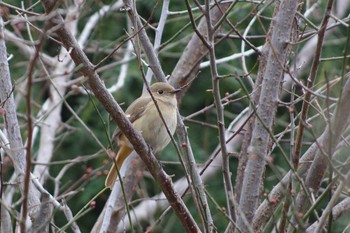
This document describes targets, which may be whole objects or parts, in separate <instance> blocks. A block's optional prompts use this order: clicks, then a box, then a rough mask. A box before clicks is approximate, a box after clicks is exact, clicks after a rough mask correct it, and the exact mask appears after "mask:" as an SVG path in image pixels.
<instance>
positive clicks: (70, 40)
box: [42, 0, 200, 232]
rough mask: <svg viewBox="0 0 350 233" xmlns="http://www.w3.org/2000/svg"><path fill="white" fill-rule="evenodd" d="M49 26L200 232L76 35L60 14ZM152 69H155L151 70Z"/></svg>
mask: <svg viewBox="0 0 350 233" xmlns="http://www.w3.org/2000/svg"><path fill="white" fill-rule="evenodd" d="M42 4H43V6H44V8H45V11H46V13H50V12H51V10H52V9H53V4H52V2H51V1H49V0H43V1H42ZM51 23H52V27H55V26H57V30H56V33H57V35H59V38H60V40H61V42H62V44H63V45H64V47H65V48H66V49H67V50H68V51H71V53H70V56H71V58H72V60H73V61H74V63H75V64H76V66H79V65H82V68H81V69H80V70H79V71H80V72H81V73H82V74H83V75H84V76H86V77H87V78H88V83H89V85H90V87H91V90H92V91H93V93H94V94H95V96H96V98H97V99H98V100H99V101H100V102H101V103H102V105H103V106H104V108H105V109H106V110H107V111H108V112H109V114H110V115H111V117H112V119H113V120H114V121H115V122H116V123H117V124H118V126H119V128H120V129H121V131H122V132H123V133H124V134H125V135H126V137H127V138H128V139H129V141H130V142H131V144H132V145H133V147H134V150H135V151H136V152H137V153H138V154H139V155H140V157H141V158H142V160H143V161H144V162H145V164H146V166H147V167H148V168H149V170H150V172H151V174H152V175H153V176H154V177H155V179H156V180H157V181H158V182H159V184H160V186H161V188H162V190H163V192H164V194H165V195H166V196H167V199H168V201H169V203H170V205H171V206H172V207H173V209H174V211H175V213H176V214H177V216H178V218H179V219H180V221H181V223H182V225H183V227H184V229H185V230H186V231H187V232H200V230H199V228H198V226H197V224H196V223H195V221H194V219H193V218H192V216H191V214H190V212H189V211H188V209H187V207H186V206H185V204H184V202H183V201H182V199H181V198H180V196H179V195H178V194H177V193H176V192H175V191H174V188H173V183H172V181H171V178H170V177H169V176H168V175H167V174H166V173H165V172H164V171H163V170H162V168H161V167H160V164H159V163H158V161H157V160H156V158H155V157H154V155H153V153H152V151H151V150H150V148H149V147H148V146H147V144H146V142H145V141H144V139H143V138H142V136H141V134H140V133H138V132H137V131H136V130H134V129H133V127H132V125H131V123H130V121H129V120H128V119H127V118H126V117H125V114H124V113H123V111H122V109H121V108H120V106H119V105H118V103H117V102H116V101H115V100H114V98H113V96H112V95H111V94H110V93H109V92H108V91H107V90H106V88H105V86H104V84H103V83H102V81H101V79H100V78H99V76H98V74H97V73H96V71H95V67H94V65H93V64H92V63H91V62H90V61H89V59H88V58H87V56H86V55H85V53H84V52H83V51H82V50H81V48H80V46H79V45H78V43H77V41H76V39H75V38H74V37H73V36H72V35H71V33H70V32H69V31H68V30H67V29H66V28H65V26H64V21H63V19H62V17H61V16H60V15H56V16H55V17H53V18H52V20H51ZM153 72H154V70H153Z"/></svg>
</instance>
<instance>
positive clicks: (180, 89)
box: [171, 88, 182, 94]
mask: <svg viewBox="0 0 350 233" xmlns="http://www.w3.org/2000/svg"><path fill="white" fill-rule="evenodd" d="M180 91H182V88H177V89H175V90H173V91H172V92H171V93H173V94H176V93H178V92H180Z"/></svg>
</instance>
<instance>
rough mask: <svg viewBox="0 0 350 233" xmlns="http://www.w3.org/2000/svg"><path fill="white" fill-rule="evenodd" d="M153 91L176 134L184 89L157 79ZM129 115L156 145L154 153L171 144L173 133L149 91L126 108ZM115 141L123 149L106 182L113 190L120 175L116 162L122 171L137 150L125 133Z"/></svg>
mask: <svg viewBox="0 0 350 233" xmlns="http://www.w3.org/2000/svg"><path fill="white" fill-rule="evenodd" d="M150 91H151V93H152V96H153V97H154V99H155V101H156V103H157V105H158V107H159V109H160V112H161V114H162V116H163V119H164V120H165V123H166V125H167V127H168V129H169V131H170V133H171V135H173V134H174V132H175V130H176V125H177V114H176V112H177V111H176V110H177V101H176V93H178V92H179V91H181V89H175V88H173V87H172V86H171V85H169V84H167V83H162V82H157V83H154V84H153V85H151V86H150ZM125 114H126V116H127V117H128V118H129V120H130V122H131V123H132V125H133V127H134V128H135V129H136V130H138V131H139V132H140V133H141V135H142V136H143V138H144V139H145V141H146V143H147V144H148V145H150V146H151V147H152V150H153V152H154V153H157V152H159V151H161V150H163V149H164V147H166V146H167V145H168V143H169V142H170V136H169V134H168V132H167V130H166V127H165V125H164V123H163V121H162V119H161V117H160V115H159V112H158V110H157V107H156V105H155V104H154V101H153V100H152V97H151V95H150V94H149V92H148V91H147V92H145V93H144V94H143V95H142V96H141V97H139V98H138V99H136V100H135V101H134V102H133V103H132V104H131V105H130V106H129V107H128V109H127V110H126V111H125ZM114 140H116V141H117V144H118V146H119V151H118V153H117V155H116V157H115V163H113V165H112V167H111V169H110V170H109V173H108V175H107V178H106V181H105V185H106V187H109V188H110V189H111V188H112V187H113V185H114V183H115V181H116V179H117V177H118V173H117V170H116V167H115V164H117V166H118V169H119V170H120V169H121V167H122V165H123V162H124V160H125V159H126V158H127V157H128V156H129V155H130V153H131V152H132V151H133V147H132V145H131V143H130V142H129V140H128V139H127V138H126V136H125V135H124V134H123V133H122V132H120V131H118V130H117V131H116V132H115V134H114V137H113V141H114Z"/></svg>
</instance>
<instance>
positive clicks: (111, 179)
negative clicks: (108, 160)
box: [105, 146, 133, 189]
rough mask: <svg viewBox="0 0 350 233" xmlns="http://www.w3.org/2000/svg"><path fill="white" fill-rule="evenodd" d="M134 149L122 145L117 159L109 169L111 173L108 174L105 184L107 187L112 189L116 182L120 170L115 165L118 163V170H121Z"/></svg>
mask: <svg viewBox="0 0 350 233" xmlns="http://www.w3.org/2000/svg"><path fill="white" fill-rule="evenodd" d="M132 151H133V149H132V148H130V147H127V146H122V147H121V148H120V149H119V151H118V154H117V156H116V158H115V161H114V163H113V165H112V167H111V169H110V170H109V173H108V175H107V178H106V181H105V186H106V187H107V188H110V189H112V188H113V185H114V183H115V182H116V180H117V178H118V171H117V168H116V167H115V165H117V167H118V170H119V171H120V169H121V167H122V165H123V163H124V160H125V159H126V158H127V157H128V156H129V155H130V153H131V152H132Z"/></svg>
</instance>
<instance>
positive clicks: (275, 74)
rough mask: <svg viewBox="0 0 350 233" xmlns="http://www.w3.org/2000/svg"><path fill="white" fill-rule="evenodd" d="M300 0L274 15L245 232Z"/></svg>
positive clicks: (290, 0)
mask: <svg viewBox="0 0 350 233" xmlns="http://www.w3.org/2000/svg"><path fill="white" fill-rule="evenodd" d="M297 3H298V2H297V1H295V0H283V1H281V5H280V8H279V11H278V12H277V14H276V15H275V17H274V18H273V21H274V23H273V25H274V28H273V30H272V35H271V38H270V37H268V38H267V43H270V45H271V50H270V51H269V55H268V60H267V65H266V70H265V73H264V80H263V82H262V90H261V95H260V99H259V104H258V108H257V110H256V116H257V119H256V120H255V123H254V128H253V132H252V140H251V142H250V146H249V149H248V153H249V156H248V162H247V167H246V169H245V172H244V173H245V174H244V179H243V187H242V193H244V194H245V195H242V196H241V198H240V202H239V208H240V209H241V211H242V214H243V215H242V214H240V215H239V216H238V220H237V224H238V228H239V229H240V230H241V231H243V232H248V231H250V230H251V228H250V226H248V225H247V224H245V219H244V218H246V219H247V221H248V222H249V223H251V222H252V220H253V217H254V212H255V210H256V209H257V207H258V203H259V197H260V192H261V190H260V187H261V182H262V176H263V173H264V170H265V164H266V161H265V159H266V157H265V156H266V155H267V154H268V150H269V143H270V140H271V139H270V135H271V132H270V129H271V127H272V124H273V121H274V115H275V112H276V108H277V104H278V96H279V93H280V90H279V88H276V87H280V85H281V81H282V77H283V72H284V68H285V62H286V59H287V57H288V56H289V50H290V49H289V43H290V37H291V32H292V24H293V21H294V20H293V19H294V15H295V13H296V9H297Z"/></svg>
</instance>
